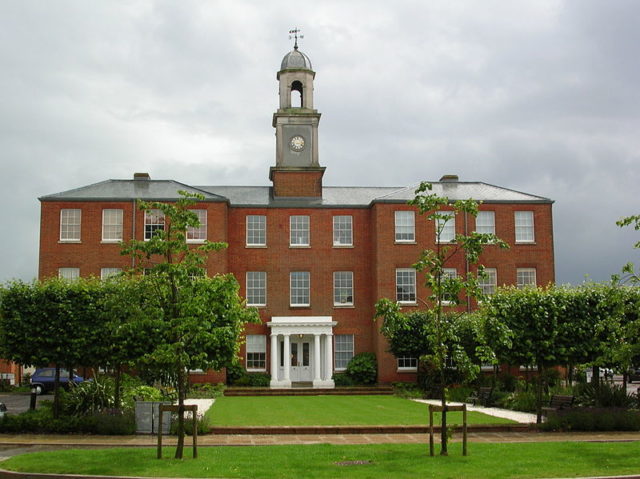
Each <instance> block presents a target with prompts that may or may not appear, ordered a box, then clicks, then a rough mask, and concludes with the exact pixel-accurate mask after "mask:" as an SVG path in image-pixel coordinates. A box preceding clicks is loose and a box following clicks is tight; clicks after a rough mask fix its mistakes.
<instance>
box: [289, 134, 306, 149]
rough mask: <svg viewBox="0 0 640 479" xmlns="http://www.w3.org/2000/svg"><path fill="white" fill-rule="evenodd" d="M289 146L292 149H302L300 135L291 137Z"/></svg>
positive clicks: (302, 139)
mask: <svg viewBox="0 0 640 479" xmlns="http://www.w3.org/2000/svg"><path fill="white" fill-rule="evenodd" d="M289 148H291V149H292V150H293V151H302V150H304V138H303V137H301V136H300V135H296V136H293V137H291V140H289Z"/></svg>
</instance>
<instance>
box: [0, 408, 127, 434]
mask: <svg viewBox="0 0 640 479" xmlns="http://www.w3.org/2000/svg"><path fill="white" fill-rule="evenodd" d="M135 428H136V427H135V418H134V415H133V413H132V412H127V413H124V414H123V413H121V412H119V411H118V412H115V413H112V412H109V411H104V412H102V413H99V414H92V415H89V416H60V417H59V418H58V419H54V418H53V414H52V411H51V408H50V407H47V406H46V405H45V407H40V408H39V409H36V410H35V411H27V412H24V413H22V414H17V415H12V414H7V415H5V416H4V417H3V418H2V419H1V420H0V432H3V433H15V434H20V433H34V434H69V433H81V434H103V435H123V434H134V433H135Z"/></svg>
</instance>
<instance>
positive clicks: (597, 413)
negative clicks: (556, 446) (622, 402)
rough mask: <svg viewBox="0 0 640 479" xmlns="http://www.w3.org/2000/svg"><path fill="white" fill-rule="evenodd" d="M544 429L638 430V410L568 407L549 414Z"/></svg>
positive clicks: (543, 424) (639, 417) (639, 429)
mask: <svg viewBox="0 0 640 479" xmlns="http://www.w3.org/2000/svg"><path fill="white" fill-rule="evenodd" d="M540 427H541V429H543V430H546V431H640V411H637V410H628V409H622V408H568V409H561V410H559V411H556V412H553V413H551V414H549V416H548V417H547V420H546V422H544V423H542V424H541V425H540Z"/></svg>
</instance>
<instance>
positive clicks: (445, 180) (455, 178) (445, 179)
mask: <svg viewBox="0 0 640 479" xmlns="http://www.w3.org/2000/svg"><path fill="white" fill-rule="evenodd" d="M440 181H441V182H442V183H455V182H456V181H458V175H443V176H442V178H440Z"/></svg>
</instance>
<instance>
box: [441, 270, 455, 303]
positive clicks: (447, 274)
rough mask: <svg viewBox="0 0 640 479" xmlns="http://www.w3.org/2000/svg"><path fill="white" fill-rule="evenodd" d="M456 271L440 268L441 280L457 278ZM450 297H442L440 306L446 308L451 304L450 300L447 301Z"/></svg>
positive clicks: (445, 295)
mask: <svg viewBox="0 0 640 479" xmlns="http://www.w3.org/2000/svg"><path fill="white" fill-rule="evenodd" d="M457 277H458V270H457V269H456V268H442V279H448V278H457ZM449 297H450V296H449V295H448V294H444V295H442V304H443V305H445V306H448V305H450V304H452V303H453V301H452V300H451V299H447V298H449Z"/></svg>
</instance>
